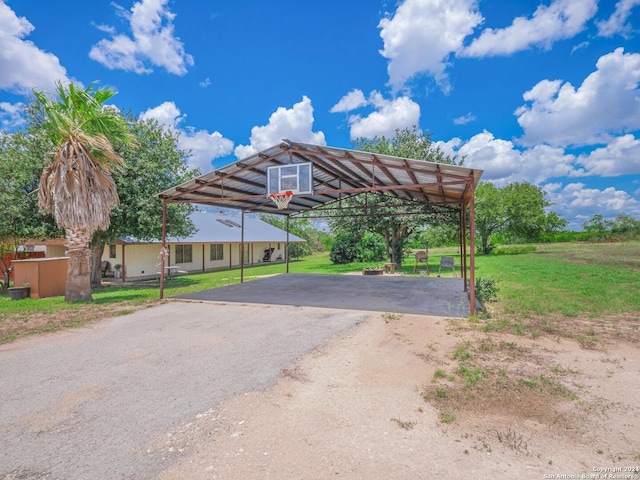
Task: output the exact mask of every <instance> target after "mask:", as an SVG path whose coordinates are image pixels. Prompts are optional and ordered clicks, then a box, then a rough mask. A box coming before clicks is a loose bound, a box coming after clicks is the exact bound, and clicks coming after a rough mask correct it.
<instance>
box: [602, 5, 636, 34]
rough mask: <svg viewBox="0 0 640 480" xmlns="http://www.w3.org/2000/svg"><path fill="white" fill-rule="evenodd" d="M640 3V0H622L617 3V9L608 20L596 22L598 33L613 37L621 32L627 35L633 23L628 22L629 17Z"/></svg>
mask: <svg viewBox="0 0 640 480" xmlns="http://www.w3.org/2000/svg"><path fill="white" fill-rule="evenodd" d="M638 5H640V0H620V1H619V2H618V3H616V9H615V11H614V12H613V13H612V14H611V16H610V17H609V18H608V20H602V21H599V22H596V25H597V26H598V35H600V36H601V37H613V36H614V35H616V34H619V35H622V36H623V37H626V36H627V35H628V34H629V33H630V32H631V25H629V24H628V23H627V19H628V18H629V15H630V13H631V10H632V9H633V8H634V7H636V6H638Z"/></svg>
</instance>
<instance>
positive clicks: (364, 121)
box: [349, 91, 420, 140]
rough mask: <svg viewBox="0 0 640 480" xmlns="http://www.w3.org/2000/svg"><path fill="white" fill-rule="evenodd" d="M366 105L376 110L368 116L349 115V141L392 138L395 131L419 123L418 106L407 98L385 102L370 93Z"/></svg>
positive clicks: (378, 93)
mask: <svg viewBox="0 0 640 480" xmlns="http://www.w3.org/2000/svg"><path fill="white" fill-rule="evenodd" d="M367 105H371V106H373V107H374V108H375V109H376V110H375V111H374V112H371V113H370V114H369V115H367V116H365V117H362V116H361V115H351V116H350V117H349V125H350V126H351V133H350V135H351V139H352V140H353V139H356V138H360V137H364V138H373V137H375V136H378V137H381V136H385V137H393V136H394V135H395V132H396V130H398V129H403V128H407V127H411V126H412V125H418V124H419V122H420V105H418V104H417V103H416V102H414V101H413V100H411V99H410V98H409V97H398V98H394V99H393V100H386V99H385V98H383V97H382V94H380V92H377V91H373V92H371V94H370V95H369V99H368V101H367Z"/></svg>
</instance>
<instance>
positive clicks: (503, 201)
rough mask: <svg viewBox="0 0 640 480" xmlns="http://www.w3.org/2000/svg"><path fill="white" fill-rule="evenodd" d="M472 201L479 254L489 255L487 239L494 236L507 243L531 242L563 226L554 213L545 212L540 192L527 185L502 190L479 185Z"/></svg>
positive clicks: (485, 183) (491, 185)
mask: <svg viewBox="0 0 640 480" xmlns="http://www.w3.org/2000/svg"><path fill="white" fill-rule="evenodd" d="M475 199H476V200H475V229H476V235H477V236H478V237H479V238H480V249H481V251H482V253H488V252H489V250H490V248H491V247H490V240H491V237H492V236H495V235H497V234H501V235H502V236H504V237H505V238H506V239H507V241H508V242H509V243H516V242H535V241H540V240H541V239H542V237H543V235H546V234H549V233H552V232H554V231H559V230H561V229H563V228H564V227H565V226H566V225H567V222H566V221H565V220H563V219H561V218H560V217H559V216H558V215H557V214H556V213H555V212H549V213H547V212H546V211H545V209H546V208H548V207H549V206H551V203H550V202H549V201H548V200H547V199H546V198H545V193H544V191H543V190H542V189H541V188H540V187H538V186H536V185H532V184H530V183H527V182H516V183H511V184H509V185H507V186H506V187H503V188H498V187H496V186H495V185H493V184H491V183H489V182H480V184H479V185H478V187H477V188H476V191H475Z"/></svg>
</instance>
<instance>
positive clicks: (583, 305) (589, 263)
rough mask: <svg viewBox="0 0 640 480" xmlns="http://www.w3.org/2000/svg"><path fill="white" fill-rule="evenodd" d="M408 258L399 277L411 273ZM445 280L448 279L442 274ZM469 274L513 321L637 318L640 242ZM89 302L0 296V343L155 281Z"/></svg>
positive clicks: (130, 306) (314, 267)
mask: <svg viewBox="0 0 640 480" xmlns="http://www.w3.org/2000/svg"><path fill="white" fill-rule="evenodd" d="M429 253H430V258H429V267H430V269H431V275H432V276H434V275H436V273H437V271H438V264H439V259H440V256H442V255H454V256H456V265H459V264H460V261H459V260H460V259H459V258H458V256H457V249H456V248H449V249H431V250H430V252H429ZM413 265H414V260H413V258H408V259H406V260H405V263H404V265H403V266H402V272H403V273H405V274H412V272H413ZM372 266H378V265H377V264H347V265H333V264H331V262H330V261H329V258H328V255H327V254H317V255H313V256H310V257H306V258H304V259H301V260H298V261H293V262H291V263H290V272H291V273H326V274H331V273H347V272H354V271H359V270H361V269H362V268H363V267H372ZM284 272H285V265H284V264H283V263H276V264H268V265H261V266H256V267H248V268H245V270H244V275H245V281H250V280H252V279H255V278H257V277H260V276H263V275H271V274H278V273H284ZM445 275H447V276H448V275H449V274H448V273H447V274H445ZM476 277H480V278H493V279H495V280H496V281H497V285H498V287H499V289H500V291H499V294H498V299H497V301H495V302H492V303H491V306H492V310H493V311H495V312H497V313H498V314H506V315H515V316H518V317H529V316H540V315H542V316H544V315H562V316H565V317H597V316H605V315H617V314H625V313H630V314H632V316H635V318H637V317H638V315H640V295H638V291H639V289H640V243H637V242H630V243H619V244H552V245H538V246H536V250H535V251H534V252H531V253H522V254H517V255H478V256H477V257H476ZM239 281H240V270H239V269H234V270H225V271H219V272H210V273H198V274H190V275H188V276H182V277H177V278H171V279H169V280H167V282H166V287H165V297H171V296H173V295H179V294H183V293H190V292H196V291H200V290H206V289H210V288H216V287H220V286H223V285H229V284H232V283H237V282H239ZM94 299H95V301H94V302H93V303H92V304H89V305H83V304H77V305H70V304H67V303H65V302H64V300H63V298H62V297H55V298H47V299H41V300H31V299H25V300H19V301H12V300H10V299H9V296H8V295H7V294H6V293H5V294H0V343H2V342H6V341H10V340H12V339H15V338H17V337H19V336H21V335H25V334H32V333H39V332H47V331H55V330H57V329H59V328H64V327H69V326H78V325H83V324H85V323H86V322H88V321H92V320H95V319H99V318H105V317H108V316H113V315H121V314H126V313H130V312H131V311H134V310H136V309H139V308H144V307H146V306H149V305H154V304H157V303H158V302H160V300H159V286H158V283H157V282H155V283H150V284H149V285H147V286H122V287H106V288H102V289H99V290H97V291H95V292H94Z"/></svg>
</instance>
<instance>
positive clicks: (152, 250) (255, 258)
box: [102, 242, 285, 280]
mask: <svg viewBox="0 0 640 480" xmlns="http://www.w3.org/2000/svg"><path fill="white" fill-rule="evenodd" d="M180 245H191V246H192V248H191V255H192V258H191V260H192V261H191V262H189V263H176V261H175V260H176V249H175V244H170V245H169V250H170V257H169V259H168V262H167V265H177V266H178V267H179V269H180V270H186V271H188V272H201V271H203V259H204V270H205V271H208V270H223V269H225V268H229V265H230V263H229V260H230V257H231V268H238V267H239V266H240V244H239V243H223V244H222V245H223V247H222V251H223V258H222V260H210V245H211V243H184V244H180ZM278 246H280V248H279V249H278ZM160 248H161V247H160V244H158V243H138V244H126V245H122V244H118V245H116V258H109V245H106V246H105V249H104V251H103V253H102V260H107V261H108V262H109V264H110V268H111V270H113V267H114V265H116V264H121V265H124V268H125V269H126V271H125V272H124V274H125V278H126V279H127V280H132V279H135V278H152V277H155V276H156V275H157V272H159V271H160V265H159V263H160V258H159V256H160ZM245 248H248V250H249V258H245V265H251V264H254V265H255V264H260V263H262V258H263V257H264V251H265V250H266V249H267V248H273V249H274V251H273V254H272V255H271V260H272V261H277V258H278V257H281V258H280V260H278V261H281V260H284V258H285V257H284V250H285V243H284V242H281V243H280V244H278V243H277V242H271V243H268V242H259V243H253V244H252V243H248V244H245ZM123 249H124V262H123V261H122V255H123Z"/></svg>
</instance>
